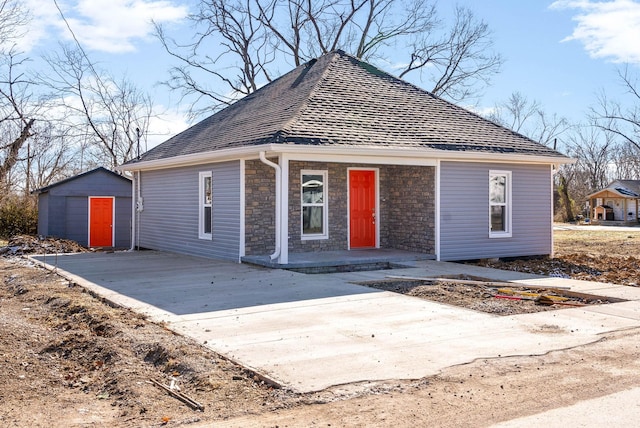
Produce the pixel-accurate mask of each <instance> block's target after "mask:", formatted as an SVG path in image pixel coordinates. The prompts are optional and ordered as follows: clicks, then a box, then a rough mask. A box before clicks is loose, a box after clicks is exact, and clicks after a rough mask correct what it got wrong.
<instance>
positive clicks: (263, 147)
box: [116, 144, 576, 171]
mask: <svg viewBox="0 0 640 428" xmlns="http://www.w3.org/2000/svg"><path fill="white" fill-rule="evenodd" d="M261 151H264V152H266V154H267V156H268V155H269V154H273V155H279V154H287V157H288V159H289V160H312V161H319V162H358V163H377V164H382V165H384V164H388V165H424V166H435V165H436V162H437V160H440V161H467V162H497V163H528V164H532V163H534V164H546V165H549V164H552V165H562V164H567V163H569V164H570V163H575V161H576V160H575V159H571V158H567V157H558V156H537V155H533V156H532V155H522V154H503V153H478V152H471V151H452V150H436V149H412V148H411V149H410V148H407V149H402V148H397V147H353V146H313V145H294V144H260V145H256V146H246V147H240V148H232V149H222V150H215V151H210V152H202V153H193V154H189V155H183V156H175V157H171V158H165V159H158V160H151V161H142V162H137V163H131V164H126V165H120V166H118V167H116V170H118V171H143V170H152V169H163V168H175V167H180V166H189V165H198V164H204V163H213V162H224V161H229V160H236V159H253V158H256V159H257V158H258V156H259V153H260V152H261Z"/></svg>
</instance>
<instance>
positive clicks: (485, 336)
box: [33, 251, 640, 392]
mask: <svg viewBox="0 0 640 428" xmlns="http://www.w3.org/2000/svg"><path fill="white" fill-rule="evenodd" d="M33 259H34V260H39V261H42V260H43V259H42V257H40V256H36V257H33ZM51 261H53V260H52V259H51V257H49V258H48V260H47V262H51ZM56 261H57V266H56V267H55V268H56V269H58V271H59V272H60V273H61V274H63V275H64V276H66V277H67V278H69V279H70V280H72V281H74V282H77V283H78V284H81V285H83V286H85V287H87V288H89V289H91V290H92V291H94V292H95V293H98V294H99V295H101V296H103V297H105V298H107V299H109V300H111V301H113V302H114V303H117V304H120V305H123V306H127V307H131V308H133V309H135V310H137V311H139V312H142V313H144V314H146V315H148V316H150V317H151V318H152V319H153V320H155V321H162V322H165V323H166V325H167V326H168V327H169V328H170V329H172V330H174V331H176V332H179V333H181V334H184V335H186V336H189V337H192V338H194V339H196V340H197V341H199V342H200V343H203V344H205V346H208V347H209V348H211V349H213V350H214V351H216V352H218V353H220V354H223V355H225V356H227V357H229V358H231V359H233V360H235V361H237V362H239V363H241V364H243V365H244V366H246V367H248V368H250V369H252V370H254V371H256V372H257V373H259V374H261V375H263V376H265V377H267V378H270V379H272V380H273V381H274V382H276V383H279V384H281V385H283V386H285V387H287V388H290V389H293V390H296V391H299V392H311V391H317V390H322V389H324V388H327V387H330V386H335V385H341V384H346V383H354V382H360V381H375V380H387V379H417V378H421V377H424V376H428V375H432V374H435V373H438V372H439V371H440V370H442V369H444V368H446V367H449V366H452V365H456V364H463V363H467V362H470V361H473V360H474V359H477V358H492V357H500V356H502V357H505V356H509V355H535V354H543V353H546V352H548V351H551V350H556V349H563V348H567V347H572V346H576V345H580V344H585V343H590V342H593V341H596V340H598V339H599V338H600V335H602V334H603V333H607V332H610V331H615V330H620V329H626V328H630V327H637V326H640V316H639V314H640V302H638V301H629V302H624V303H616V304H610V305H603V306H594V307H589V308H572V309H563V310H558V311H551V312H542V313H536V314H526V315H517V316H509V317H500V316H494V315H489V314H485V313H479V312H475V311H471V310H467V309H462V308H458V307H453V306H449V305H444V304H439V303H434V302H429V301H425V300H421V299H418V298H414V297H410V296H403V295H399V294H396V293H391V292H384V291H380V290H375V289H371V288H367V287H363V286H359V285H355V284H353V282H357V281H367V280H376V279H377V280H380V279H384V278H386V276H388V275H390V274H393V275H405V276H413V277H425V276H430V277H432V276H443V275H447V274H448V275H452V274H468V275H474V276H480V277H485V278H489V279H492V280H500V281H518V280H519V281H533V280H540V281H544V278H542V277H539V276H532V275H526V274H520V273H517V272H506V271H497V270H494V269H487V268H478V267H475V266H469V265H460V264H454V263H443V262H435V261H419V262H416V263H415V265H414V267H413V268H407V269H398V270H391V271H389V270H387V271H369V272H352V273H340V274H318V275H305V274H301V273H295V272H290V271H282V270H274V269H263V268H256V267H251V266H246V265H239V264H236V263H229V262H222V261H216V260H210V259H204V258H198V257H191V256H184V255H177V254H169V253H162V252H156V251H144V252H131V253H128V252H122V253H111V254H104V253H102V254H76V255H64V256H62V255H61V256H58V258H57V259H56ZM49 268H54V266H52V265H50V266H49ZM549 280H551V279H549ZM552 280H553V281H556V282H557V280H558V279H556V278H553V279H552ZM527 283H528V282H527ZM562 283H563V284H564V285H563V286H570V287H573V286H574V285H575V286H577V287H578V286H580V282H578V281H571V280H563V281H562ZM599 287H600V288H599V289H598V291H599V294H606V293H608V292H611V293H613V294H621V287H620V286H607V285H606V284H599ZM622 288H623V289H628V288H630V287H622ZM632 289H633V288H632ZM629 295H634V298H635V297H637V298H638V299H639V300H640V296H637V295H636V294H634V293H629Z"/></svg>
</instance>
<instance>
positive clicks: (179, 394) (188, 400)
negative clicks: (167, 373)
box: [149, 379, 204, 412]
mask: <svg viewBox="0 0 640 428" xmlns="http://www.w3.org/2000/svg"><path fill="white" fill-rule="evenodd" d="M149 383H152V384H154V385H156V386H157V387H159V388H162V389H164V390H165V391H166V392H168V393H169V395H171V396H172V397H174V398H177V399H178V400H180V401H182V402H183V403H184V404H186V405H187V406H189V407H191V408H192V409H193V410H199V411H201V412H202V411H204V406H203V405H202V404H200V403H198V402H197V401H196V400H194V399H193V398H191V397H189V396H187V395H185V394H183V393H182V392H180V391H177V390H175V389H171V388H170V387H169V386H167V385H163V384H161V383H160V382H158V381H157V380H155V379H150V380H149Z"/></svg>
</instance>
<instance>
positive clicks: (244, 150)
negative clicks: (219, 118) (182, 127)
mask: <svg viewBox="0 0 640 428" xmlns="http://www.w3.org/2000/svg"><path fill="white" fill-rule="evenodd" d="M273 146H274V145H273V144H260V145H257V146H246V147H239V148H232V149H221V150H214V151H209V152H200V153H192V154H188V155H182V156H173V157H170V158H164V159H157V160H150V161H141V162H136V163H131V164H125V165H120V166H118V167H116V170H118V171H144V170H152V169H164V168H176V167H180V166H190V165H201V164H204V163H214V162H225V161H230V160H236V159H252V158H258V155H259V153H260V152H261V151H264V152H270V151H273Z"/></svg>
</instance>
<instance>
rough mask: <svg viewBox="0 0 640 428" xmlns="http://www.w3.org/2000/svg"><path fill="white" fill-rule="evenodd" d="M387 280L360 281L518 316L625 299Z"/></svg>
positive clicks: (465, 282)
mask: <svg viewBox="0 0 640 428" xmlns="http://www.w3.org/2000/svg"><path fill="white" fill-rule="evenodd" d="M387 278H389V279H388V280H386V281H375V282H364V283H360V284H362V285H366V286H369V287H372V288H377V289H381V290H386V291H393V292H397V293H401V294H406V295H410V296H414V297H419V298H422V299H425V300H432V301H435V302H439V303H445V304H450V305H455V306H460V307H463V308H467V309H473V310H477V311H481V312H487V313H491V314H496V315H517V314H525V313H533V312H541V311H548V310H554V309H559V308H562V307H583V306H586V305H597V304H607V303H617V302H621V301H623V300H622V299H615V298H609V297H602V296H596V295H591V294H585V293H577V292H573V291H570V290H569V289H568V287H554V288H550V287H544V288H541V287H539V286H534V285H523V284H520V283H509V282H496V281H491V280H486V281H483V280H479V279H478V278H474V279H470V278H467V277H465V278H462V277H460V278H410V277H399V276H388V277H387Z"/></svg>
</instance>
